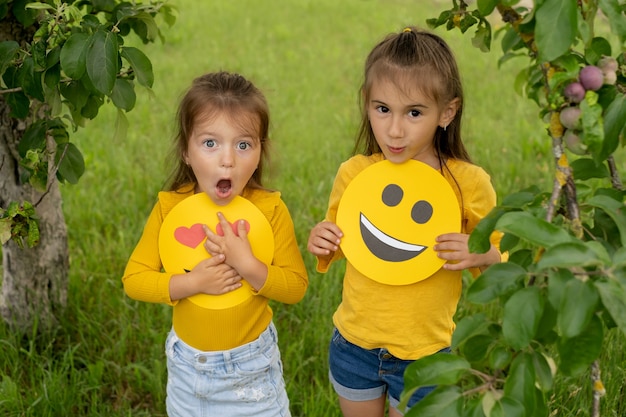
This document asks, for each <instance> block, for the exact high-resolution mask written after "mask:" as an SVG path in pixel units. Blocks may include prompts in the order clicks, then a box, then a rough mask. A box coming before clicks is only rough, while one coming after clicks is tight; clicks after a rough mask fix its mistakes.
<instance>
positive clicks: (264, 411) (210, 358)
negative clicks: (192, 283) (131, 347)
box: [165, 323, 291, 417]
mask: <svg viewBox="0 0 626 417" xmlns="http://www.w3.org/2000/svg"><path fill="white" fill-rule="evenodd" d="M277 341H278V338H277V335H276V328H275V327H274V324H273V323H270V325H269V326H268V327H267V329H265V331H264V332H263V333H261V335H260V336H259V338H258V339H257V340H254V341H252V342H250V343H247V344H245V345H242V346H238V347H236V348H234V349H230V350H225V351H216V352H203V351H200V350H197V349H194V348H193V347H191V346H189V345H187V344H185V342H183V341H182V340H180V339H179V338H178V336H177V335H176V333H175V332H174V330H171V331H170V333H169V335H168V336H167V341H166V342H165V354H166V356H167V372H168V378H167V398H166V407H167V414H168V416H170V417H175V416H181V417H182V416H184V417H209V416H229V417H237V416H241V417H244V416H245V417H248V416H255V417H290V416H291V414H290V412H289V399H288V398H287V392H286V391H285V382H284V379H283V372H282V371H283V366H282V362H281V360H280V352H279V350H278V344H277Z"/></svg>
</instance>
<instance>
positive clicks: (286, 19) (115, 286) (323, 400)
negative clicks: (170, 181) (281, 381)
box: [0, 0, 626, 417]
mask: <svg viewBox="0 0 626 417" xmlns="http://www.w3.org/2000/svg"><path fill="white" fill-rule="evenodd" d="M172 4H175V5H177V7H178V8H179V19H178V22H177V23H176V25H175V26H174V27H173V28H171V29H165V28H164V36H165V39H166V43H165V44H156V45H148V46H146V47H142V48H144V50H145V51H146V53H147V54H148V56H149V57H150V59H151V60H152V63H153V66H154V71H155V78H156V80H155V86H154V90H153V93H151V94H149V93H148V92H146V91H145V90H144V91H140V93H139V96H138V102H137V106H136V108H135V109H134V110H133V111H132V112H131V113H129V114H128V119H129V131H128V134H127V136H126V138H124V139H119V138H115V137H113V134H112V131H113V127H114V124H115V111H114V110H113V109H112V108H111V107H108V108H103V109H102V110H101V112H100V115H99V116H98V118H97V119H96V120H95V121H93V122H90V123H89V124H88V125H87V126H86V127H85V128H84V129H82V130H80V131H79V132H78V133H76V134H75V135H74V136H73V140H74V141H75V142H76V143H77V145H78V146H79V147H80V149H81V150H82V151H83V153H84V155H85V159H86V164H87V171H86V173H85V175H84V177H83V178H82V179H81V181H80V182H79V184H78V185H75V186H64V187H63V189H62V192H63V197H64V212H65V216H66V220H67V224H68V228H69V237H70V254H71V276H70V288H69V295H68V310H67V312H66V315H65V317H62V323H61V324H62V325H61V326H60V327H59V328H58V329H57V330H56V331H55V332H53V333H52V334H45V335H40V336H38V337H33V338H30V339H26V338H24V339H22V338H20V337H18V336H16V335H14V334H12V333H10V332H9V331H8V330H7V329H6V328H4V327H3V326H0V352H1V353H0V376H1V379H0V414H1V415H7V416H37V417H40V416H41V417H45V416H68V415H80V416H83V415H84V416H163V415H165V407H164V395H165V393H164V390H165V378H166V369H165V357H164V354H163V343H164V340H165V336H166V333H167V331H168V330H169V327H170V324H171V322H170V309H169V307H166V306H162V305H154V304H147V303H140V302H136V301H133V300H130V299H129V298H127V297H126V296H125V294H124V292H123V289H122V284H121V276H122V274H123V270H124V267H125V264H126V261H127V259H128V256H129V255H130V253H131V251H132V249H133V247H134V245H135V243H136V241H137V239H138V238H139V236H140V233H141V230H142V228H143V225H144V222H145V220H146V218H147V216H148V213H149V211H150V210H151V208H152V205H153V204H154V202H155V198H156V194H157V192H158V191H159V189H160V188H161V186H162V184H163V182H164V180H165V177H166V171H165V169H164V167H165V165H164V160H165V155H166V154H167V152H168V150H169V148H170V143H171V138H172V132H173V126H174V123H173V120H174V114H175V109H176V105H177V102H178V98H179V97H180V94H181V93H182V92H183V90H184V89H185V88H186V87H187V86H188V85H189V83H190V82H191V80H192V78H194V77H196V76H198V75H200V74H202V73H204V72H207V71H214V70H219V69H227V70H231V71H236V72H240V73H242V74H244V75H246V76H247V77H249V78H251V79H252V80H253V81H254V82H255V83H256V84H257V85H258V86H259V87H260V88H261V89H262V90H263V91H264V92H265V93H266V95H267V98H268V100H269V102H270V107H271V110H272V132H271V133H272V140H273V164H272V169H271V176H270V178H269V179H268V182H267V185H268V186H270V187H273V188H277V189H279V190H281V191H282V193H283V198H284V200H285V202H286V203H287V205H288V207H289V208H290V211H291V213H292V217H293V219H294V222H295V225H296V229H297V237H298V240H299V243H300V247H301V249H302V252H303V254H304V257H305V262H306V264H307V267H308V271H309V278H310V287H309V291H308V293H307V295H306V297H305V299H304V300H303V301H302V302H301V303H299V304H296V305H293V306H286V305H281V304H274V305H273V307H274V311H275V322H276V325H277V327H278V330H279V335H280V347H281V352H282V355H283V361H284V366H285V379H286V382H287V387H288V392H289V397H290V401H291V405H292V412H293V415H294V416H298V417H299V416H307V417H318V416H319V417H333V416H340V412H339V409H338V406H337V401H336V397H335V394H334V393H333V391H332V388H331V387H330V385H329V383H328V380H327V363H326V362H327V343H328V339H329V336H330V332H331V329H332V324H331V317H332V314H333V311H334V309H335V307H336V306H337V304H338V303H339V300H340V296H341V277H342V272H343V271H342V265H341V264H340V265H336V266H334V267H333V268H332V270H331V271H330V272H329V273H328V274H325V275H322V274H318V273H316V272H315V263H314V259H313V257H312V256H311V255H309V254H308V252H306V250H305V248H306V240H307V238H308V233H309V230H310V228H311V227H312V226H313V225H314V224H315V223H316V222H318V221H320V220H321V219H322V218H323V215H324V212H325V209H326V203H327V198H328V194H329V192H330V188H331V185H332V181H333V178H334V174H335V171H336V169H337V167H338V165H339V164H340V163H341V162H342V161H343V160H345V159H346V158H347V157H348V156H349V154H350V151H351V148H352V144H353V138H354V133H355V131H356V126H357V123H358V110H357V90H358V87H359V83H360V80H361V79H360V77H361V68H362V65H363V60H364V58H365V56H366V54H367V53H368V51H369V49H370V48H371V47H372V46H373V45H374V43H375V42H377V41H378V40H379V39H380V38H381V37H382V36H383V35H385V34H387V33H388V32H391V31H396V30H398V29H399V28H401V27H402V26H403V25H407V24H416V25H419V26H424V21H425V19H426V18H427V17H433V16H436V15H438V14H439V12H440V11H441V10H442V8H443V7H444V6H447V3H445V4H444V2H440V1H422V2H417V1H408V0H392V1H391V0H390V1H384V2H383V1H375V0H344V1H337V0H316V1H307V0H299V1H287V0H277V1H272V2H260V1H251V0H238V1H232V2H231V1H212V2H197V1H191V0H184V1H183V0H178V1H172ZM437 33H438V34H440V35H442V36H444V37H445V38H446V39H447V40H448V41H449V42H450V44H451V46H452V48H453V49H454V50H455V51H456V53H457V56H458V60H459V65H460V68H461V72H462V75H463V78H464V84H465V87H466V96H467V97H466V113H465V114H466V118H465V124H464V126H465V141H466V145H467V146H468V148H469V150H470V152H471V154H472V156H473V158H474V160H475V162H476V163H478V164H479V165H481V166H483V167H484V168H485V169H486V170H487V171H488V172H489V173H490V174H491V175H492V178H493V182H494V185H495V187H496V190H497V191H498V194H499V196H500V197H502V196H505V195H507V194H509V193H510V192H512V191H516V190H519V189H521V188H524V187H527V186H529V185H533V184H537V185H540V186H542V187H543V188H546V187H547V186H546V185H547V184H551V181H552V177H551V171H552V157H551V154H550V139H549V138H548V137H547V135H546V134H545V128H544V126H543V125H542V123H541V122H540V121H539V120H538V118H537V110H536V108H535V107H534V105H533V103H532V102H530V101H529V100H526V99H524V98H521V97H519V96H517V95H516V94H515V93H514V92H513V89H512V85H513V80H514V78H515V75H516V72H517V71H518V70H519V69H520V68H521V65H522V63H521V61H520V62H512V63H509V64H507V66H506V67H505V68H503V69H502V70H498V69H497V57H498V52H497V51H496V52H494V53H492V54H483V53H481V52H479V51H478V50H477V49H475V48H473V47H472V46H471V42H470V36H462V35H460V34H456V33H447V32H445V31H443V30H441V31H437ZM494 49H496V50H497V46H494ZM620 168H621V169H622V170H623V171H624V170H625V169H624V168H625V167H624V166H623V165H620ZM548 188H549V186H548ZM471 308H472V307H471V306H468V305H466V304H464V303H463V302H462V304H461V306H460V309H461V311H471ZM623 345H624V338H623V336H622V335H619V334H615V335H612V336H611V338H610V339H609V342H608V344H607V348H606V355H605V357H604V358H603V359H602V365H603V372H604V374H603V375H604V376H605V384H606V385H607V390H608V394H607V396H606V397H605V399H604V400H603V410H605V413H604V414H603V415H607V416H611V415H617V414H611V412H612V411H611V410H624V409H625V408H624V404H622V403H621V402H622V401H623V396H622V394H621V392H620V390H621V384H622V381H623V380H624V378H625V376H626V375H624V374H625V372H624V363H625V360H624V350H623V348H619V347H621V346H623ZM616 346H617V347H618V348H617V349H616V348H615V347H616ZM553 404H554V408H555V409H558V410H561V411H560V412H559V414H558V415H572V416H586V415H589V412H588V410H589V404H590V383H589V381H588V380H587V379H584V378H581V379H579V380H575V381H569V380H567V381H560V383H559V384H558V385H557V388H556V389H555V396H554V399H553ZM615 412H619V411H615Z"/></svg>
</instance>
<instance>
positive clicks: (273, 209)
mask: <svg viewBox="0 0 626 417" xmlns="http://www.w3.org/2000/svg"><path fill="white" fill-rule="evenodd" d="M184 190H187V191H184ZM191 195H193V191H192V188H190V187H184V188H181V190H180V191H179V192H173V191H163V192H160V193H159V196H158V201H157V203H156V204H155V206H154V208H153V209H152V212H151V213H150V216H149V217H148V220H147V222H146V225H145V227H144V231H143V234H142V236H141V238H140V239H139V242H138V244H137V246H136V247H135V250H134V251H133V253H132V255H131V256H130V259H129V261H128V264H127V266H126V270H125V272H124V277H123V278H122V281H123V283H124V290H125V291H126V294H127V295H128V296H129V297H131V298H133V299H136V300H140V301H146V302H153V303H165V304H169V305H172V306H173V319H172V321H173V326H174V330H175V331H176V333H177V335H178V337H180V338H181V339H182V340H183V341H184V342H185V343H187V344H188V345H190V346H193V347H194V348H196V349H199V350H203V351H215V350H228V349H232V348H234V347H237V346H241V345H243V344H245V343H248V342H251V341H253V340H255V339H257V338H258V336H259V335H260V334H261V333H262V332H263V331H264V330H265V329H266V328H267V326H268V325H269V323H270V321H271V320H272V309H271V308H270V306H269V304H268V301H269V300H270V299H272V300H276V301H280V302H283V303H287V304H293V303H296V302H298V301H300V300H301V299H302V298H303V297H304V294H305V292H306V289H307V287H308V284H309V282H308V276H307V271H306V267H305V265H304V261H303V260H302V255H301V253H300V250H299V248H298V244H297V242H296V236H295V232H294V226H293V221H292V219H291V216H290V214H289V211H288V209H287V206H286V205H285V203H284V202H283V201H282V199H281V198H280V193H279V192H271V191H266V190H246V191H245V192H244V194H243V197H245V198H247V199H248V200H250V201H251V202H252V203H253V204H254V205H255V206H257V207H258V208H259V210H261V212H262V213H263V215H264V216H265V217H266V218H267V220H268V221H269V222H270V224H271V226H272V231H273V233H274V243H275V244H274V258H273V260H272V263H271V265H268V276H267V280H266V282H265V284H264V285H263V287H262V288H261V289H260V290H259V291H258V292H253V294H254V295H253V296H252V297H250V298H248V299H247V300H246V301H244V302H243V303H241V304H239V305H236V306H233V307H230V308H226V309H221V310H212V309H205V308H202V307H199V306H198V305H196V304H194V303H192V302H191V301H189V300H188V299H182V300H179V301H177V302H176V301H175V302H172V301H171V299H170V293H169V281H170V278H171V276H172V274H171V273H167V272H163V269H162V263H161V257H160V255H159V231H160V229H161V225H162V223H163V219H165V216H167V214H168V213H169V212H170V210H171V209H172V208H173V207H174V206H175V205H176V204H178V203H179V202H180V201H182V200H183V199H185V198H187V197H189V196H191Z"/></svg>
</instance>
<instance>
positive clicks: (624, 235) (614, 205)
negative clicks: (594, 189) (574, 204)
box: [587, 195, 626, 246]
mask: <svg viewBox="0 0 626 417" xmlns="http://www.w3.org/2000/svg"><path fill="white" fill-rule="evenodd" d="M587 204H589V205H590V206H592V207H596V208H599V209H602V210H603V211H604V212H605V213H606V214H607V216H609V217H610V218H611V220H613V221H614V222H615V225H616V226H617V228H618V230H619V233H620V237H621V242H622V246H626V206H625V205H624V203H622V202H621V201H617V200H615V199H613V198H611V197H609V196H606V195H595V196H593V197H591V198H590V199H589V200H588V201H587Z"/></svg>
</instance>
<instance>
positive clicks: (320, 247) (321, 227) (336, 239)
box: [307, 222, 343, 256]
mask: <svg viewBox="0 0 626 417" xmlns="http://www.w3.org/2000/svg"><path fill="white" fill-rule="evenodd" d="M342 237H343V233H342V232H341V229H340V228H339V227H338V226H337V225H336V224H335V223H331V222H321V223H318V224H316V225H315V227H313V229H311V233H310V234H309V242H308V244H307V249H308V251H309V252H311V253H312V254H313V255H315V256H328V255H331V253H333V252H335V251H336V250H337V249H339V243H341V238H342Z"/></svg>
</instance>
